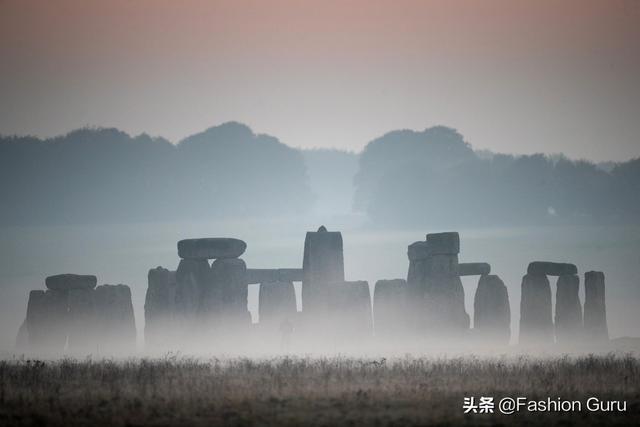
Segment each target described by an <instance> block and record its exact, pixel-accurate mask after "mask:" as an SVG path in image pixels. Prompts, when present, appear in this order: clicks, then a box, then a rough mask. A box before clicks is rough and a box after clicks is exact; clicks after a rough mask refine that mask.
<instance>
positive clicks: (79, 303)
mask: <svg viewBox="0 0 640 427" xmlns="http://www.w3.org/2000/svg"><path fill="white" fill-rule="evenodd" d="M93 293H94V290H93V289H72V290H70V291H69V350H71V351H73V352H83V353H85V352H90V353H94V352H96V351H97V350H98V348H97V344H98V341H97V333H96V311H95V306H94V298H93Z"/></svg>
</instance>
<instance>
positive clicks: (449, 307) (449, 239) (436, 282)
mask: <svg viewBox="0 0 640 427" xmlns="http://www.w3.org/2000/svg"><path fill="white" fill-rule="evenodd" d="M427 247H428V251H429V257H428V258H427V263H426V273H427V274H426V300H427V313H428V322H429V325H428V328H429V329H430V331H431V333H432V334H435V335H441V334H444V335H446V336H447V337H451V338H455V337H456V336H457V335H459V334H460V333H462V332H464V331H466V330H468V329H469V315H468V314H467V312H466V310H465V307H464V288H463V287H462V281H461V280H460V276H459V275H458V253H459V252H460V237H459V235H458V233H456V232H447V233H434V234H427Z"/></svg>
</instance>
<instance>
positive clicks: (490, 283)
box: [473, 275, 511, 344]
mask: <svg viewBox="0 0 640 427" xmlns="http://www.w3.org/2000/svg"><path fill="white" fill-rule="evenodd" d="M473 328H474V331H475V332H476V333H477V335H478V336H480V337H481V338H482V339H483V340H487V341H489V342H491V343H499V344H508V343H509V340H510V338H511V307H510V305H509V294H508V292H507V287H506V286H505V285H504V283H503V282H502V280H501V279H500V278H499V277H498V276H496V275H482V276H481V277H480V280H479V281H478V288H477V289H476V294H475V297H474V300H473Z"/></svg>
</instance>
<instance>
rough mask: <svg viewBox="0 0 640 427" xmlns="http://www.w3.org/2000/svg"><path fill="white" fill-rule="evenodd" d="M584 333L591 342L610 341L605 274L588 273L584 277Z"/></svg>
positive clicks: (597, 272) (598, 272)
mask: <svg viewBox="0 0 640 427" xmlns="http://www.w3.org/2000/svg"><path fill="white" fill-rule="evenodd" d="M584 290H585V292H584V294H585V298H584V332H585V336H586V338H587V339H589V340H591V341H606V340H608V339H609V328H608V326H607V307H606V303H605V284H604V273H603V272H601V271H588V272H587V273H585V275H584Z"/></svg>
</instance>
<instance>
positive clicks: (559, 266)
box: [527, 261, 578, 276]
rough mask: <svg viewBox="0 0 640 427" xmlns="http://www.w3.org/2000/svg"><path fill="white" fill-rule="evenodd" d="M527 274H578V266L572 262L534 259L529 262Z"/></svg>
mask: <svg viewBox="0 0 640 427" xmlns="http://www.w3.org/2000/svg"><path fill="white" fill-rule="evenodd" d="M527 274H531V275H534V276H541V275H546V276H570V275H573V274H578V268H577V267H576V266H575V265H573V264H566V263H560V262H547V261H534V262H532V263H530V264H529V267H528V268H527Z"/></svg>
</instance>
